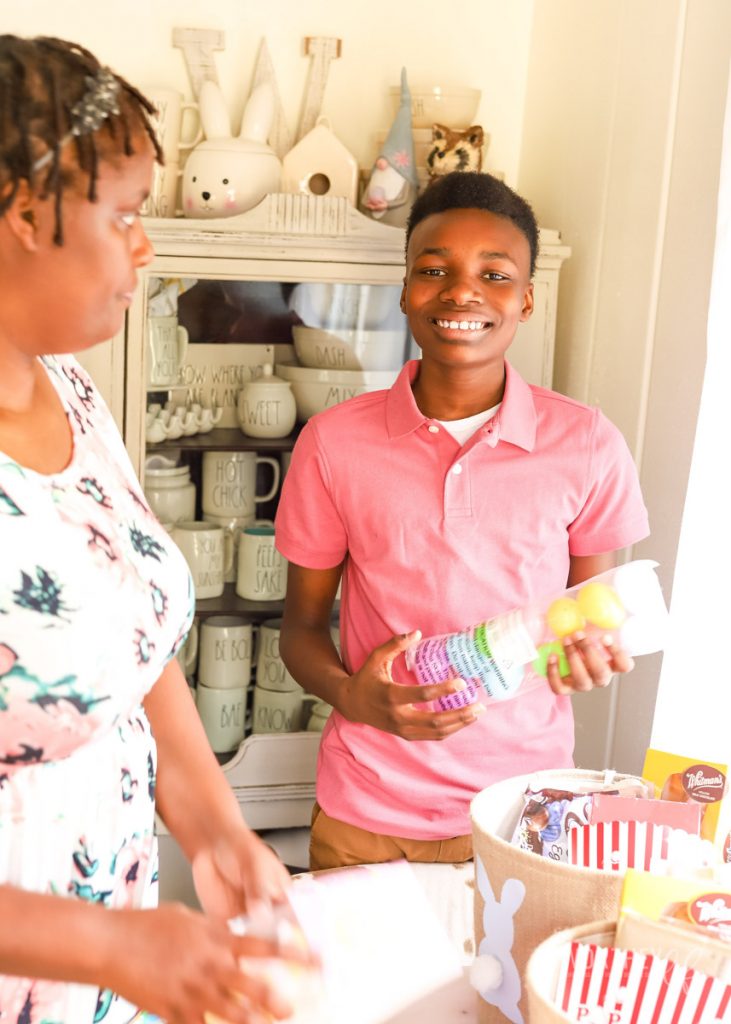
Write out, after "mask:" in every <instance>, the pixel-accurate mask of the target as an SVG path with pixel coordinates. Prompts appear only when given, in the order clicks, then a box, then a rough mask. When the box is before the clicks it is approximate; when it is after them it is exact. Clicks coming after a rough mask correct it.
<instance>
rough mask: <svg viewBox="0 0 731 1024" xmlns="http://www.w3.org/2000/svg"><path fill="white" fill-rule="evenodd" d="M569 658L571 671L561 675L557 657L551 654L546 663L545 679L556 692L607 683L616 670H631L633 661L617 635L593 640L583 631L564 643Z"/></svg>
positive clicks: (577, 689)
mask: <svg viewBox="0 0 731 1024" xmlns="http://www.w3.org/2000/svg"><path fill="white" fill-rule="evenodd" d="M563 646H564V651H565V652H566V660H567V661H568V663H569V668H570V669H571V673H570V675H568V676H561V675H560V673H559V664H558V656H557V655H555V654H552V655H551V656H550V657H549V659H548V662H547V665H546V678H547V679H548V684H549V686H550V687H551V689H552V690H553V692H554V693H559V694H570V693H582V692H585V691H587V690H593V689H594V687H600V686H607V685H608V684H609V683H610V682H611V679H612V675H613V674H614V673H615V672H629V671H630V669H632V668H634V664H635V663H634V661H633V660H632V658H631V657H630V656H629V654H627V652H626V651H624V650H623V649H622V648H621V647H618V646H617V645H616V644H615V642H614V638H613V637H612V636H610V635H607V636H605V637H603V638H602V640H591V639H589V638H588V637H587V636H586V634H584V633H581V632H579V633H573V634H572V635H571V636H567V637H566V638H565V640H564V642H563Z"/></svg>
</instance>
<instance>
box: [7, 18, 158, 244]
mask: <svg viewBox="0 0 731 1024" xmlns="http://www.w3.org/2000/svg"><path fill="white" fill-rule="evenodd" d="M104 74H108V75H110V76H111V80H113V83H114V87H115V89H116V103H115V105H114V106H115V109H114V110H113V111H112V112H110V113H109V114H108V115H105V116H104V119H103V120H102V122H101V124H100V125H99V126H98V128H96V129H94V130H86V131H83V132H82V133H80V134H76V133H73V134H72V128H73V124H74V107H75V106H76V107H78V105H79V103H80V101H82V98H83V97H84V96H85V95H86V94H87V93H88V90H89V80H90V79H98V77H99V76H100V75H104ZM154 113H155V108H154V107H153V105H152V103H150V101H149V100H147V99H146V98H145V97H144V96H143V95H142V93H140V92H139V91H138V90H137V89H135V88H134V86H132V85H130V84H129V82H126V81H125V80H124V79H123V78H121V77H120V76H119V75H116V74H114V73H113V72H109V71H108V69H103V68H102V66H101V65H100V64H99V61H98V60H97V59H96V57H94V55H93V54H91V53H90V52H89V51H88V50H85V49H84V47H83V46H79V44H78V43H70V42H66V41H65V40H63V39H55V38H52V37H46V36H38V37H37V38H35V39H23V38H20V37H18V36H12V35H0V216H2V215H3V213H4V212H5V210H6V209H7V208H8V207H9V206H10V205H11V203H12V202H13V200H14V198H15V196H16V194H17V191H18V187H19V185H20V183H21V182H22V181H27V182H28V183H29V184H30V186H31V187H32V188H33V189H35V190H37V192H38V194H39V195H40V196H41V197H42V198H44V199H45V198H46V197H47V196H49V195H51V194H53V195H54V199H55V213H56V231H55V235H54V242H55V243H56V244H57V245H62V244H63V223H62V218H61V200H62V196H63V191H64V188H66V187H68V186H70V185H72V184H74V183H75V177H76V175H74V173H73V172H69V171H68V169H66V168H64V167H62V164H61V155H62V150H63V149H64V148H65V146H66V145H68V147H69V149H71V148H73V150H74V151H75V159H76V164H77V165H78V169H79V170H80V171H81V172H82V176H85V179H86V192H87V198H88V199H89V200H90V201H91V202H94V201H95V199H96V185H97V178H98V172H99V160H100V158H101V159H110V158H112V159H113V158H114V157H116V156H120V155H122V154H124V156H131V155H132V154H133V153H134V147H133V137H134V136H135V135H136V134H138V133H139V131H140V130H142V131H144V132H145V133H146V135H147V136H148V138H149V139H150V141H151V143H152V145H153V147H154V150H155V156H156V158H157V160H158V161H159V162H160V163H162V162H163V157H162V151H161V149H160V145H159V143H158V141H157V137H156V135H155V130H154V127H153V125H152V122H151V116H152V115H154ZM44 157H45V159H43V158H44Z"/></svg>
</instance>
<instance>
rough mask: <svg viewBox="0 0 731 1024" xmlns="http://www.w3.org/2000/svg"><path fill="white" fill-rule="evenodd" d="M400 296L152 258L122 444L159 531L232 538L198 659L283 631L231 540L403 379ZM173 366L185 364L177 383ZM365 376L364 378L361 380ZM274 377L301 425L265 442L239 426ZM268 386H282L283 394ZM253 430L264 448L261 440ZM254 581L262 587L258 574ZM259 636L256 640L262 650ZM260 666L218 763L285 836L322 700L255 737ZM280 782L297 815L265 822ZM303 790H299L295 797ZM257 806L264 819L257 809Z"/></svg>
mask: <svg viewBox="0 0 731 1024" xmlns="http://www.w3.org/2000/svg"><path fill="white" fill-rule="evenodd" d="M400 291H401V284H400V271H399V270H398V268H397V267H393V268H391V267H383V266H368V265H356V264H354V265H338V266H337V267H334V266H333V265H332V264H324V263H323V264H315V263H306V264H304V265H303V264H302V263H299V262H297V263H295V262H292V263H290V264H285V263H283V262H281V261H277V262H276V263H271V262H266V261H241V260H236V261H233V260H226V259H222V260H221V259H214V258H205V259H203V258H201V259H193V260H190V259H175V258H168V259H163V258H158V260H156V262H155V263H154V264H153V265H152V266H151V267H150V268H149V269H148V270H146V272H145V274H144V277H143V283H142V288H141V289H140V292H141V294H140V295H139V296H138V297H137V298H136V299H135V303H134V305H133V306H132V308H131V309H130V313H129V329H128V348H127V361H128V374H127V398H128V401H127V416H126V438H125V439H126V443H127V445H128V448H129V450H130V454H131V455H132V458H133V460H134V461H135V462H136V464H137V466H138V469H139V473H140V477H141V479H142V481H143V486H144V488H145V493H146V495H147V497H148V500H149V502H150V504H151V506H152V507H153V510H154V511H156V513H157V514H158V516H159V518H161V519H162V520H163V521H168V522H170V521H171V520H172V519H173V518H179V517H175V516H174V514H173V513H174V510H175V509H176V508H179V509H180V510H181V515H182V510H183V508H185V515H184V516H182V518H185V519H194V520H196V521H203V522H204V523H206V524H213V525H214V526H216V527H218V526H222V527H223V528H224V529H225V531H226V533H227V536H228V539H229V540H230V543H231V548H232V549H233V550H232V557H230V559H229V562H230V567H231V572H230V574H229V575H227V576H226V578H225V585H224V587H223V593H221V594H220V595H217V596H206V597H203V596H202V594H201V597H200V598H199V599H198V600H197V601H196V618H197V635H198V641H197V644H198V648H199V650H198V654H199V655H200V647H201V645H202V642H203V641H202V639H201V638H202V636H203V633H204V632H206V631H207V630H204V628H203V627H204V624H205V623H206V621H207V620H209V619H211V618H212V617H221V616H223V617H229V618H231V617H237V618H243V619H244V620H246V621H247V623H251V624H252V625H253V626H254V633H255V634H256V633H257V631H258V628H259V627H260V626H261V625H262V623H264V622H266V621H267V620H270V619H274V620H275V621H276V619H277V617H278V616H280V615H281V612H282V609H283V601H282V600H281V599H276V600H275V599H272V597H271V596H270V595H269V594H262V596H260V597H254V596H252V595H251V594H250V593H249V591H251V590H252V589H253V588H252V587H251V586H249V585H248V584H249V582H250V581H249V580H248V577H247V581H246V585H244V584H242V582H241V579H240V578H239V577H240V574H241V573H242V572H244V570H246V572H248V573H251V572H252V571H254V570H252V568H251V564H250V562H251V560H250V558H249V554H250V551H249V549H248V548H247V552H248V554H247V555H246V557H244V556H242V557H241V558H240V559H239V557H238V555H237V552H236V545H237V542H238V543H239V544H240V540H241V537H242V535H243V533H242V531H243V529H244V527H247V528H249V532H251V531H252V530H256V529H263V530H265V529H266V527H261V526H260V524H261V521H262V520H263V521H268V522H269V523H271V522H272V521H273V519H274V515H275V513H276V507H277V501H278V495H279V488H278V486H277V484H276V481H277V479H279V480H281V478H283V477H284V475H285V473H286V470H287V467H288V458H289V454H290V453H291V450H292V447H293V444H294V441H295V440H296V437H297V434H298V432H299V429H300V427H301V425H302V423H303V422H304V421H305V420H306V419H307V418H308V416H309V415H311V414H312V413H314V412H315V411H317V410H318V409H319V408H326V407H328V406H330V405H333V404H336V403H337V402H339V401H343V400H345V399H347V398H349V397H351V396H352V395H355V394H358V393H361V392H362V391H365V390H376V389H379V388H383V387H388V386H390V385H391V383H393V381H394V380H395V378H396V376H397V375H398V372H399V370H400V369H401V366H402V365H403V362H404V360H405V358H406V356H407V352H408V348H409V340H410V339H409V334H408V328H407V325H406V321H405V319H404V317H403V315H402V313H401V311H400V308H399V296H400ZM170 321H172V323H170ZM157 323H160V324H161V328H162V330H161V334H162V342H161V343H160V344H159V346H158V347H157V348H155V345H156V344H157V342H156V339H155V338H154V333H155V332H154V331H153V330H152V329H151V325H152V324H157ZM178 329H182V332H183V333H182V335H181V334H180V332H179V330H178ZM171 360H173V361H175V360H177V365H175V367H174V369H175V372H174V373H173V372H172V370H171ZM302 363H307V364H309V365H304V366H303V365H301V364H302ZM363 365H367V366H368V367H369V368H368V369H367V370H365V371H363V370H362V369H361V367H362V366H363ZM374 367H375V368H374ZM269 368H273V369H274V371H275V375H276V376H280V375H281V377H282V379H284V380H285V381H286V384H285V390H286V391H287V393H288V395H291V394H292V393H293V394H294V397H295V400H296V407H297V422H296V424H295V427H294V429H290V430H289V432H288V433H286V434H285V435H284V436H279V434H278V433H277V432H276V431H275V436H258V432H260V430H261V429H264V432H265V433H267V431H268V429H269V426H270V424H269V420H268V419H267V421H266V422H264V420H263V419H261V420H256V417H254V419H255V420H256V422H255V423H252V417H251V416H248V417H247V418H246V420H245V427H246V429H247V433H244V432H243V430H242V428H241V426H240V423H239V420H240V416H239V408H238V398H239V395H240V393H242V391H245V393H246V394H247V395H248V394H250V393H251V392H252V390H253V388H252V387H250V386H249V385H250V383H252V382H253V383H260V384H261V385H262V387H266V386H271V383H270V382H271V376H269V375H268V374H267V373H266V370H267V369H269ZM274 386H275V388H276V387H279V386H280V385H279V383H278V382H277V381H275V382H274ZM166 407H167V408H166ZM206 408H207V409H209V410H211V411H212V412H213V413H215V418H216V422H215V425H213V426H211V425H210V423H209V429H207V430H205V431H202V430H201V431H195V430H192V429H191V431H190V432H189V431H187V430H186V431H185V432H183V433H182V434H181V431H180V424H181V423H184V422H187V419H188V416H189V413H190V412H191V411H193V410H195V409H200V410H205V409H206ZM176 410H182V414H181V415H180V416H178V417H177V419H178V423H177V426H174V429H173V432H172V434H171V435H170V436H167V437H166V436H163V435H162V434H160V432H157V433H155V431H154V430H151V429H150V428H151V424H152V423H153V419H154V420H157V419H159V420H160V422H162V423H164V422H167V423H168V424H169V423H170V422H171V419H172V416H174V415H175V411H176ZM153 412H155V413H156V415H155V416H154V417H153V416H152V413H153ZM165 412H167V413H168V414H169V415H168V417H167V421H166V420H165V417H164V413H165ZM170 414H172V415H170ZM191 426H192V424H191ZM252 430H253V432H254V434H255V436H251V432H252ZM242 455H246V458H243V459H242V458H241V456H242ZM255 456H256V458H255ZM242 463H245V464H246V466H247V467H248V468H247V470H246V481H245V482H244V476H243V474H242V475H241V479H239V475H238V467H239V465H240V464H242ZM180 468H185V469H186V473H185V481H184V482H183V483H180V482H179V479H178V478H177V477H176V478H175V479H173V477H172V476H171V477H169V478H166V477H165V476H164V474H165V473H167V472H168V470H170V471H171V472H172V473H177V470H178V469H180ZM252 469H253V472H254V476H253V479H252V473H251V471H252ZM229 470H230V473H229ZM188 475H189V480H188ZM168 480H169V481H171V484H170V485H168ZM273 480H274V481H275V484H274V486H273V484H272V481H273ZM153 481H154V484H153ZM273 489H274V490H275V493H274V494H273V495H272V494H269V496H268V497H267V498H266V500H261V501H257V502H256V504H255V505H253V504H251V501H252V500H253V495H259V496H260V497H262V496H264V495H265V494H267V493H268V492H271V491H272V490H273ZM191 490H194V496H193V503H192V508H191V507H190V498H191ZM179 499H180V500H179ZM165 502H168V504H165V505H164V503H165ZM163 505H164V507H163ZM239 505H241V507H239ZM169 510H172V511H169ZM252 557H253V556H252ZM278 557H279V556H278ZM256 564H257V566H258V565H259V563H258V562H257V563H256ZM256 572H257V579H258V575H259V573H258V569H257V570H256ZM266 573H269V575H271V576H272V578H274V568H273V567H272V565H271V564H270V563H269V562H266V565H265V564H264V561H262V569H261V575H265V574H266ZM285 574H286V566H285ZM271 593H272V595H273V594H274V591H273V589H272V592H271ZM242 594H246V595H247V596H242ZM219 621H220V620H219ZM210 625H211V624H210V623H209V626H210ZM270 631H271V630H270ZM208 632H210V630H208ZM267 635H268V634H267ZM262 636H263V633H259V640H261V639H262ZM194 647H195V644H191V645H190V646H189V649H188V650H187V651H186V656H185V666H184V667H185V671H186V674H187V675H188V678H189V683H190V684H192V688H193V689H194V690H195V691H196V692H197V694H198V696H200V694H201V686H203V687H204V690H203V696H204V697H205V698H206V705H205V706H206V709H207V708H208V702H210V699H211V698H210V694H209V693H208V688H209V687H210V686H212V685H215V684H211V683H210V682H208V680H207V679H206V680H205V682H204V681H202V680H201V678H200V671H199V670H200V667H201V666H200V661H198V663H197V664H196V656H195V654H194V653H193V651H194ZM271 656H272V655H271V652H268V653H267V658H268V659H269V660H268V661H266V662H264V663H263V664H264V669H266V673H265V677H264V682H265V683H266V684H267V687H265V688H268V685H269V684H271V679H272V678H273V677H272V671H271V670H272V665H271V664H270V661H271ZM276 657H278V650H277V652H276ZM258 661H259V659H258V657H257V656H256V654H255V656H254V658H253V659H250V660H249V659H247V666H246V668H247V673H248V678H247V679H246V681H245V685H246V687H247V690H248V693H247V716H246V723H245V733H246V736H247V738H246V739H245V740H244V743H243V745H242V746H241V747H240V749H239V750H238V751H237V750H234V751H217V753H218V754H219V760H221V761H222V763H224V764H225V769H226V771H227V772H228V773H229V777H230V781H231V784H232V786H233V787H234V788H235V789H236V790H237V792H239V791H240V800H239V802H240V803H241V804H242V806H246V810H247V815H248V817H249V818H251V819H252V820H255V821H257V822H260V823H261V824H262V827H264V825H265V824H266V825H267V826H269V825H271V826H274V825H277V824H282V823H283V822H282V821H281V820H280V817H281V816H285V817H286V818H287V822H288V823H289V824H301V823H302V821H304V820H305V819H306V818H307V816H308V814H309V806H310V805H311V797H312V795H313V794H314V791H313V789H312V786H313V783H314V771H315V768H314V765H315V755H316V748H317V743H318V736H317V734H314V735H313V734H312V733H306V732H305V730H306V728H307V724H308V723H307V712H308V711H309V709H310V707H311V706H312V701H308V700H307V698H306V697H305V695H304V694H302V693H301V691H300V693H299V696H298V698H297V699H298V701H300V703H301V712H300V711H298V712H297V714H293V715H292V716H290V714H289V710H290V707H289V704H287V708H286V709H285V710H287V714H286V715H285V714H283V713H282V714H279V713H277V714H270V715H269V718H268V719H267V718H266V716H265V715H262V722H260V723H259V726H260V728H258V729H256V728H255V723H254V720H253V714H255V713H256V712H257V710H262V709H263V710H264V711H266V710H267V708H269V709H270V710H271V707H272V706H273V704H272V701H271V700H270V702H269V704H266V702H263V701H262V700H261V699H258V702H257V703H255V702H254V697H255V693H256V691H255V690H254V686H255V685H256V684H257V683H258V682H260V681H261V680H259V678H258V676H259V674H260V672H261V671H263V669H260V668H259V666H258ZM209 662H210V659H208V660H207V662H206V664H209ZM281 668H282V671H281V673H280V674H279V675H277V676H276V680H277V689H278V688H279V685H280V684H281V691H282V694H279V693H277V694H276V698H277V702H278V704H277V707H279V703H281V702H282V700H284V701H285V703H286V701H287V700H289V699H290V698H289V697H288V694H289V693H291V692H293V691H292V690H291V689H286V688H285V687H286V686H287V685H288V686H289V687H291V686H292V685H295V684H294V680H292V679H291V677H290V676H288V674H285V672H284V668H283V666H281ZM242 671H243V669H242ZM267 673H268V674H267ZM275 675H276V674H275ZM297 689H298V690H299V688H297ZM259 698H261V694H259ZM199 709H201V717H202V718H203V720H204V725H205V724H206V715H208V710H206V712H205V714H204V713H203V707H202V706H201V703H200V702H199ZM279 710H282V709H281V708H280V709H279ZM295 720H296V721H297V722H298V725H299V729H298V730H297V731H295V732H291V733H289V734H285V735H280V734H276V733H272V734H271V735H269V734H267V733H266V732H263V731H262V730H263V729H264V728H267V729H268V728H275V726H277V723H279V722H284V721H286V722H287V726H288V727H291V722H292V721H295ZM295 728H296V727H295ZM209 736H210V733H209ZM212 742H213V740H212ZM270 748H271V750H270ZM214 750H216V747H215V746H214ZM270 754H271V757H270ZM255 755H256V756H255ZM290 762H291V763H290ZM267 764H269V766H270V767H269V769H267V768H266V765H267ZM285 764H286V765H289V769H288V774H286V777H282V778H279V777H275V775H276V770H277V766H279V768H280V769H281V767H282V765H285ZM270 776H271V777H270ZM274 785H276V786H277V787H278V792H280V793H284V791H285V789H288V788H289V789H291V792H290V793H289V797H288V800H289V802H288V803H287V802H283V803H281V805H280V804H276V803H275V802H272V801H271V800H270V801H269V804H268V806H269V807H270V809H273V812H274V816H273V817H272V818H270V817H268V816H266V815H264V816H263V817H262V815H261V814H259V811H261V810H263V805H262V806H261V807H260V806H259V803H260V802H261V800H262V799H263V798H264V793H265V790H266V788H267V787H268V786H274ZM297 787H299V788H300V790H302V787H305V789H304V790H302V791H301V792H300V791H299V790H298V788H297ZM308 799H309V805H307V801H308ZM252 800H253V802H254V804H255V805H256V806H250V804H251V801H252ZM305 805H307V806H305ZM303 815H304V817H303ZM252 816H253V818H252ZM299 819H302V821H300V820H299Z"/></svg>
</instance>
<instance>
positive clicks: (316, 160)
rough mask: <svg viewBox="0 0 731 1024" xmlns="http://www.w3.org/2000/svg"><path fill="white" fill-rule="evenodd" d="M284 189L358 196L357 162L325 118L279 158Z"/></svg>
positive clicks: (355, 199) (304, 192)
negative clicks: (280, 159)
mask: <svg viewBox="0 0 731 1024" xmlns="http://www.w3.org/2000/svg"><path fill="white" fill-rule="evenodd" d="M280 188H281V190H282V191H283V192H294V193H295V194H296V195H305V196H345V198H346V199H349V200H350V202H351V203H352V204H353V206H355V204H356V202H357V199H358V161H357V160H356V159H355V157H354V156H353V154H352V153H351V152H350V151H349V150H348V149H346V148H345V146H344V145H343V144H342V142H341V141H340V139H338V138H337V136H336V135H334V134H333V132H332V131H331V130H330V124H329V122H328V120H327V118H325V117H320V118H318V119H317V124H316V125H315V127H314V128H313V129H312V130H311V131H309V132H308V133H307V134H306V135H305V136H304V137H303V138H301V139H300V141H299V142H298V143H297V145H296V146H293V147H292V149H290V151H289V153H287V154H286V156H285V157H284V158H283V160H282V183H281V186H280Z"/></svg>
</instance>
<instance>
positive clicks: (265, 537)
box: [236, 526, 287, 601]
mask: <svg viewBox="0 0 731 1024" xmlns="http://www.w3.org/2000/svg"><path fill="white" fill-rule="evenodd" d="M286 590H287V562H286V559H285V558H284V557H283V556H282V555H281V554H280V553H279V551H277V548H276V546H275V543H274V527H273V526H245V527H244V529H243V530H242V531H241V536H240V539H239V555H238V568H237V571H236V593H237V594H238V595H239V597H243V598H244V599H245V600H248V601H281V600H283V599H284V595H285V593H286Z"/></svg>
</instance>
